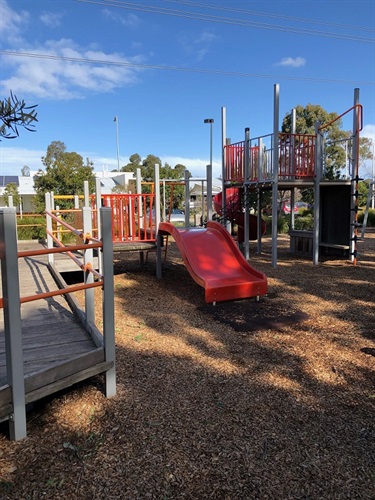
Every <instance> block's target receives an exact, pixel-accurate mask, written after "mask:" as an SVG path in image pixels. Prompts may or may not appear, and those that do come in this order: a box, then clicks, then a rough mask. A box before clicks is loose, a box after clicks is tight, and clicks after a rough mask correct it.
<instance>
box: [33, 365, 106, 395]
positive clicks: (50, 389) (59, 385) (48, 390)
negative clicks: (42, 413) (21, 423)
mask: <svg viewBox="0 0 375 500" xmlns="http://www.w3.org/2000/svg"><path fill="white" fill-rule="evenodd" d="M112 366H113V363H106V362H103V363H100V364H97V365H95V366H92V367H90V368H87V369H86V370H82V371H80V372H77V373H74V374H73V375H71V376H69V377H67V378H64V379H60V380H57V381H56V382H55V383H52V384H49V385H46V386H44V387H41V388H39V389H37V390H35V391H32V392H28V393H26V403H31V402H33V401H38V400H39V399H42V398H45V397H46V396H49V395H50V394H54V393H55V392H58V391H61V390H62V389H66V388H67V387H71V386H72V385H74V384H77V383H78V382H82V380H86V379H88V378H91V377H94V376H95V375H98V374H99V373H103V372H106V371H107V370H110V369H111V368H112Z"/></svg>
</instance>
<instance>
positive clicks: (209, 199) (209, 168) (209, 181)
mask: <svg viewBox="0 0 375 500" xmlns="http://www.w3.org/2000/svg"><path fill="white" fill-rule="evenodd" d="M206 178H207V195H206V200H207V222H208V221H210V220H212V165H207V166H206Z"/></svg>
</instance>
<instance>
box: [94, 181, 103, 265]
mask: <svg viewBox="0 0 375 500" xmlns="http://www.w3.org/2000/svg"><path fill="white" fill-rule="evenodd" d="M95 206H96V230H97V239H98V240H100V239H101V237H102V227H101V222H100V207H101V206H102V193H101V187H100V179H96V180H95ZM102 270H103V254H102V252H98V271H99V273H100V274H102Z"/></svg>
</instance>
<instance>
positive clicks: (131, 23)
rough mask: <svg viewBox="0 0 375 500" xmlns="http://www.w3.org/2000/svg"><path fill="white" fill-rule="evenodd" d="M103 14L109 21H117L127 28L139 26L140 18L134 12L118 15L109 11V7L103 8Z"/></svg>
mask: <svg viewBox="0 0 375 500" xmlns="http://www.w3.org/2000/svg"><path fill="white" fill-rule="evenodd" d="M103 14H104V15H105V17H106V18H107V19H109V20H111V21H115V22H119V23H121V24H122V25H123V26H126V27H127V28H132V29H136V28H139V26H140V24H141V19H140V18H139V17H138V16H137V15H135V14H128V15H127V16H121V15H120V16H119V15H117V14H115V13H114V11H111V10H110V9H103Z"/></svg>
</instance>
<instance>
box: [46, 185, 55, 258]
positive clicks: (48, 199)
mask: <svg viewBox="0 0 375 500" xmlns="http://www.w3.org/2000/svg"><path fill="white" fill-rule="evenodd" d="M44 200H45V205H46V211H47V212H51V193H46V194H45V195H44ZM46 228H47V230H48V232H47V248H53V239H52V236H51V234H52V219H51V217H50V216H49V215H47V214H46ZM54 262H55V259H54V254H53V253H50V254H48V263H49V264H53V263H54Z"/></svg>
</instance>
